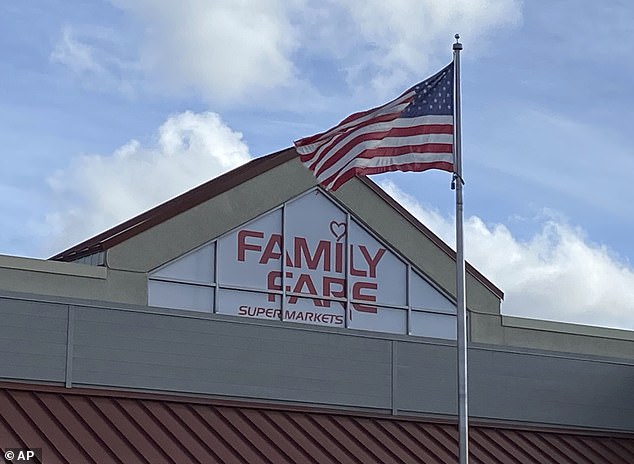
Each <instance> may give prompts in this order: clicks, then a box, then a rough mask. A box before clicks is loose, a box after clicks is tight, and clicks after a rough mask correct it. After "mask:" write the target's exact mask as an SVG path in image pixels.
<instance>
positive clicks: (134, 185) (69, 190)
mask: <svg viewBox="0 0 634 464" xmlns="http://www.w3.org/2000/svg"><path fill="white" fill-rule="evenodd" d="M249 159H250V156H249V150H248V147H247V146H246V144H245V143H244V142H243V141H242V134H240V133H238V132H234V131H232V130H231V129H230V128H229V127H227V126H226V125H225V124H224V123H223V122H222V120H221V119H220V117H219V116H218V115H217V114H215V113H209V112H208V113H192V112H185V113H181V114H178V115H175V116H172V117H170V118H169V119H168V120H167V121H165V123H163V125H161V127H160V128H159V130H158V134H157V138H156V141H155V143H153V144H151V145H150V146H143V145H142V144H141V143H140V142H139V141H137V140H131V141H129V142H128V143H126V144H125V145H123V146H122V147H120V148H118V149H117V150H115V151H114V152H113V153H112V154H110V155H98V154H96V155H84V156H80V157H78V158H76V159H75V160H74V161H73V162H72V163H71V165H70V166H69V167H68V168H66V169H64V170H61V171H58V172H57V173H55V174H54V175H53V176H51V177H50V178H49V179H48V183H49V186H50V188H51V201H52V202H53V208H52V211H51V212H50V213H49V214H48V215H47V217H46V222H47V227H48V228H50V230H51V237H48V241H49V242H50V243H51V249H49V250H47V252H50V253H53V252H57V251H60V250H61V249H63V248H64V247H67V246H70V245H72V244H74V243H77V242H79V241H81V240H83V239H86V238H87V237H89V236H91V235H94V234H96V233H98V232H101V231H103V230H105V229H108V228H110V227H112V226H113V225H115V224H117V223H120V222H121V221H123V220H125V219H128V218H130V217H132V216H134V215H136V214H138V213H141V212H143V211H145V210H147V209H149V208H151V207H153V206H155V205H157V204H159V203H161V202H163V201H165V200H168V199H169V198H171V197H173V196H175V195H178V194H180V193H182V192H184V191H186V190H188V189H190V188H193V187H195V186H196V185H198V184H201V183H203V182H206V181H207V180H209V179H211V178H213V177H216V176H218V175H219V174H222V173H224V172H226V171H228V170H230V169H232V168H234V167H236V166H238V165H240V164H243V163H245V162H246V161H248V160H249Z"/></svg>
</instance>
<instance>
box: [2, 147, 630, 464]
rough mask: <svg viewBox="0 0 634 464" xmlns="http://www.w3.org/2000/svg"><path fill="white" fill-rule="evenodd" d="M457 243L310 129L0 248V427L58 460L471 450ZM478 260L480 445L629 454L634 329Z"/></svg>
mask: <svg viewBox="0 0 634 464" xmlns="http://www.w3.org/2000/svg"><path fill="white" fill-rule="evenodd" d="M454 293H455V254H454V253H453V251H452V250H451V249H450V248H449V247H448V246H447V245H446V244H444V243H443V242H442V241H441V240H440V239H439V238H438V237H436V236H435V235H434V234H433V233H432V232H431V231H429V230H428V229H427V228H426V227H425V226H424V225H423V224H421V223H420V222H419V221H417V220H416V219H415V218H414V217H412V216H411V214H409V213H408V212H407V211H406V210H404V209H403V208H402V207H401V206H400V205H398V204H397V203H396V202H395V201H394V200H392V199H391V198H390V197H389V196H387V194H386V193H385V192H383V191H382V190H381V189H380V188H379V187H378V186H376V185H375V184H374V183H373V182H371V181H370V180H368V179H367V178H356V179H353V180H352V181H351V182H349V183H348V184H346V185H345V186H344V187H342V188H341V189H340V190H338V191H337V192H336V193H335V194H331V193H327V192H325V191H323V190H321V189H320V188H319V187H318V186H316V185H315V182H314V178H313V177H312V176H311V175H310V174H309V173H308V172H307V171H306V170H305V168H304V167H303V166H301V164H300V163H299V162H298V161H297V159H296V157H295V155H294V151H293V150H290V149H289V150H284V151H282V152H278V153H275V154H272V155H268V156H265V157H262V158H259V159H256V160H253V161H252V162H250V163H248V164H246V165H244V166H242V167H240V168H237V169H236V170H234V171H231V172H229V173H227V174H225V175H223V176H220V177H218V178H216V179H213V180H212V181H210V182H208V183H206V184H203V185H201V186H200V187H197V188H196V189H194V190H191V191H189V192H187V193H185V194H183V195H181V196H179V197H177V198H174V199H173V200H170V201H168V202H167V203H165V204H163V205H160V206H158V207H156V208H153V209H152V210H150V211H147V212H146V213H143V214H141V215H140V216H138V217H136V218H133V219H131V220H129V221H126V222H125V223H122V224H120V225H118V226H116V227H114V228H112V229H110V230H108V231H106V232H104V233H102V234H99V235H97V236H95V237H93V238H91V239H89V240H87V241H85V242H83V243H81V244H78V245H77V246H74V247H72V248H70V249H68V250H65V251H63V252H61V253H59V254H58V255H56V256H54V257H52V258H51V259H49V260H34V259H26V258H17V257H9V256H0V317H1V318H2V320H3V321H4V323H3V326H4V328H3V331H2V332H0V447H1V448H3V449H7V448H41V459H40V461H41V462H45V463H49V462H69V463H75V462H97V463H101V462H126V463H127V462H151V463H156V462H179V463H180V462H200V463H206V462H247V463H256V462H268V463H278V462H279V463H282V462H319V463H322V462H323V463H330V462H357V463H369V462H384V463H388V462H425V463H427V462H439V463H446V462H456V460H457V449H458V448H457V435H458V434H457V426H456V410H457V406H456V398H457V391H456V342H455V338H456V332H455V326H456V325H455V321H456V311H455V301H454ZM503 297H504V295H503V293H502V291H501V290H500V289H498V288H497V287H496V286H495V285H494V284H493V283H491V282H490V281H489V280H488V279H486V277H484V276H483V275H482V274H480V273H479V272H478V271H477V270H476V269H474V268H473V267H472V266H470V265H468V266H467V309H468V316H469V324H468V330H469V334H468V336H469V376H470V377H469V382H470V384H469V387H470V399H469V401H470V416H471V420H472V434H471V442H470V448H471V459H472V461H473V462H482V463H491V462H493V463H495V462H504V463H506V462H522V463H524V462H536V463H537V462H539V463H543V462H570V463H579V462H588V463H602V462H606V463H629V462H634V404H633V401H632V399H633V398H634V335H633V334H632V333H631V332H627V331H620V330H613V329H604V328H597V327H584V326H576V325H571V324H561V323H554V322H548V321H537V320H529V319H522V318H514V317H508V316H503V315H502V314H501V313H500V303H501V301H502V299H503Z"/></svg>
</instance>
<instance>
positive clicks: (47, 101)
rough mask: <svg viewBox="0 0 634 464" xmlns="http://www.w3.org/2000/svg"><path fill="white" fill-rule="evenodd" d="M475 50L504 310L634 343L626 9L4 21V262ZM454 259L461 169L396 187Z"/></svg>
mask: <svg viewBox="0 0 634 464" xmlns="http://www.w3.org/2000/svg"><path fill="white" fill-rule="evenodd" d="M455 32H460V33H461V34H462V41H463V43H464V47H465V49H464V52H463V55H462V65H463V66H462V68H463V73H462V83H463V87H462V89H463V124H464V126H463V130H464V135H463V146H464V170H465V178H466V182H467V184H466V190H465V201H466V204H465V214H466V217H467V234H468V236H467V257H468V259H469V260H470V261H471V262H473V264H474V265H475V266H476V267H478V268H479V269H480V270H481V271H482V272H483V273H485V274H486V275H487V276H488V277H490V278H491V280H493V281H494V282H495V283H496V284H497V285H498V286H500V287H501V288H502V289H503V290H504V291H505V292H506V295H507V297H506V301H505V303H504V306H503V311H504V312H505V313H507V314H516V315H522V316H534V317H542V318H548V319H558V320H566V321H572V322H580V323H590V324H598V325H606V326H613V327H623V328H629V329H634V242H633V241H632V240H631V236H632V232H633V231H634V201H632V200H633V199H634V195H633V194H632V193H631V187H630V183H631V180H630V178H629V177H630V175H631V174H632V173H634V149H633V148H632V146H633V145H634V143H633V142H634V135H633V133H634V132H633V131H632V129H631V127H630V126H631V122H630V121H633V120H634V109H633V108H634V90H633V88H632V76H634V59H633V58H634V5H633V4H631V2H628V1H625V0H624V1H617V0H608V1H604V2H590V1H584V0H580V1H572V0H569V1H566V0H559V1H547V2H546V1H539V2H537V1H533V2H520V1H517V0H456V1H441V0H393V1H389V2H385V1H379V0H367V1H363V2H361V1H354V0H340V1H336V2H335V1H330V0H322V1H311V0H287V1H277V0H260V1H255V0H254V1H244V2H233V1H208V0H204V1H203V0H187V1H168V0H154V1H149V0H112V1H97V0H95V1H90V2H85V1H82V2H79V1H72V0H64V1H62V0H41V1H37V2H35V1H26V2H17V1H7V2H2V3H0V52H1V56H2V60H1V61H0V76H2V78H1V85H0V141H1V143H2V149H3V153H2V156H0V163H1V164H0V213H1V215H0V227H2V231H3V232H2V234H1V235H0V253H2V254H9V255H20V256H34V257H47V256H50V255H51V254H53V253H54V252H56V251H59V250H61V249H63V248H64V247H66V246H69V245H72V244H73V243H76V242H77V241H79V240H81V239H83V238H86V237H88V236H90V235H93V234H95V233H98V232H100V231H101V230H103V229H105V228H107V227H110V226H112V225H114V224H115V223H117V222H120V221H122V220H125V219H126V218H128V217H130V216H132V215H134V214H136V213H138V212H141V211H143V210H145V209H147V208H148V207H150V206H153V205H155V204H157V203H159V202H161V201H164V200H166V199H168V198H170V197H171V196H174V195H177V194H178V193H181V192H183V191H185V190H187V189H189V188H191V187H193V186H195V185H197V184H199V183H201V182H204V181H205V180H207V179H209V178H211V177H213V176H215V175H218V174H219V173H221V172H224V171H226V170H228V169H230V168H231V167H234V166H235V165H237V164H240V163H243V162H245V161H246V160H248V159H249V158H252V157H257V156H261V155H264V154H267V153H270V152H273V151H277V150H279V149H283V148H286V147H288V146H290V145H291V143H292V140H294V139H296V138H299V137H302V136H306V135H310V134H312V133H315V132H319V131H321V130H323V129H326V128H328V127H330V126H331V125H333V124H334V123H336V122H338V121H339V120H341V119H342V118H343V117H345V116H347V115H348V114H350V113H352V112H354V111H358V110H362V109H366V108H368V107H372V106H376V105H378V104H381V103H383V102H385V101H387V100H389V99H391V98H392V97H394V96H396V95H397V94H398V93H400V92H401V91H402V90H404V89H405V88H407V87H409V86H410V85H411V84H413V83H415V82H417V81H420V80H423V79H424V78H425V77H427V76H428V75H430V74H432V73H433V72H435V71H436V70H437V69H439V68H440V67H442V66H443V65H445V64H447V63H448V62H449V61H450V60H451V44H452V42H453V34H454V33H455ZM375 180H376V181H377V182H379V183H381V184H382V185H383V186H384V187H385V188H386V189H388V191H390V193H391V194H392V195H394V196H395V197H396V198H397V199H399V201H401V202H402V203H403V204H405V205H406V206H407V207H408V208H410V209H411V210H412V211H413V212H414V213H415V214H417V215H418V216H419V217H420V218H421V219H422V220H423V221H424V222H425V223H427V224H428V225H429V226H430V227H432V229H434V230H435V231H436V232H437V233H438V234H439V235H441V236H442V237H443V238H445V239H446V240H447V241H449V242H451V240H452V238H451V234H452V226H451V221H452V209H453V196H452V194H451V191H450V190H449V189H448V185H449V179H448V176H447V175H446V173H440V172H429V173H425V174H411V173H394V174H387V175H382V176H378V177H376V178H375Z"/></svg>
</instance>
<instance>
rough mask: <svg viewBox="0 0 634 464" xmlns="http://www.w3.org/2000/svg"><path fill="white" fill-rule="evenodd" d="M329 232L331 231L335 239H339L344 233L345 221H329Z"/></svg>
mask: <svg viewBox="0 0 634 464" xmlns="http://www.w3.org/2000/svg"><path fill="white" fill-rule="evenodd" d="M330 232H332V235H334V236H335V238H336V239H337V241H339V240H341V239H342V238H343V237H344V236H345V235H346V223H345V222H337V221H330Z"/></svg>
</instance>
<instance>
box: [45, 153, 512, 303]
mask: <svg viewBox="0 0 634 464" xmlns="http://www.w3.org/2000/svg"><path fill="white" fill-rule="evenodd" d="M296 156H297V152H296V151H295V149H294V148H287V149H285V150H282V151H279V152H276V153H272V154H270V155H266V156H262V157H260V158H256V159H254V160H252V161H250V162H248V163H246V164H243V165H242V166H239V167H237V168H235V169H233V170H232V171H229V172H227V173H225V174H223V175H221V176H218V177H216V178H214V179H212V180H210V181H208V182H206V183H204V184H202V185H200V186H198V187H196V188H194V189H192V190H190V191H188V192H185V193H183V194H182V195H179V196H177V197H175V198H172V199H171V200H169V201H167V202H165V203H163V204H161V205H158V206H156V207H154V208H152V209H150V210H148V211H146V212H144V213H142V214H140V215H138V216H136V217H134V218H132V219H129V220H127V221H125V222H123V223H121V224H119V225H117V226H115V227H113V228H111V229H108V230H106V231H105V232H102V233H100V234H98V235H95V236H94V237H92V238H89V239H88V240H85V241H83V242H81V243H79V244H77V245H75V246H73V247H71V248H68V249H67V250H64V251H62V252H60V253H58V254H56V255H55V256H52V257H51V258H50V259H51V260H55V261H77V260H79V259H81V258H83V257H87V256H91V255H93V254H96V253H100V252H103V251H105V250H108V249H109V248H112V247H113V246H115V245H117V244H119V243H121V242H123V241H125V240H128V239H129V238H131V237H134V236H135V235H137V234H140V233H141V232H144V231H146V230H148V229H150V228H151V227H154V226H156V225H158V224H160V223H162V222H164V221H166V220H168V219H170V218H173V217H174V216H176V215H178V214H180V213H182V212H184V211H187V210H188V209H191V208H193V207H194V206H197V205H199V204H201V203H203V202H205V201H207V200H210V199H211V198H214V197H216V196H218V195H220V194H222V193H224V192H226V191H228V190H230V189H232V188H234V187H236V186H238V185H240V184H242V183H243V182H246V181H248V180H249V179H253V178H254V177H257V176H259V175H260V174H262V173H264V172H266V171H268V170H269V169H273V168H274V167H276V166H279V165H281V164H284V163H286V162H287V161H290V160H291V159H292V158H294V157H296ZM360 179H361V180H362V181H363V182H364V183H365V184H366V185H367V186H368V187H370V188H371V189H372V190H374V191H375V192H376V193H377V195H379V196H380V197H381V198H383V199H384V200H385V201H387V202H388V203H389V204H390V205H391V206H392V207H393V208H394V209H396V210H397V211H398V212H399V213H400V214H401V215H403V216H404V217H405V218H406V219H407V220H408V221H409V222H410V223H411V224H412V225H414V227H416V228H417V229H418V230H419V231H420V232H421V233H422V234H423V235H425V236H426V237H427V238H429V239H430V240H431V241H432V242H434V243H435V244H436V245H437V246H438V247H439V248H440V249H442V250H443V251H444V252H445V253H447V254H448V255H449V256H451V257H452V258H453V259H456V253H455V251H454V250H452V249H451V247H449V246H448V245H447V244H446V243H445V242H443V241H442V240H441V239H440V238H439V237H438V236H437V235H436V234H434V233H433V232H432V231H431V230H430V229H428V228H427V227H426V226H425V225H424V224H423V223H421V222H420V221H419V220H418V219H416V218H415V217H414V216H413V215H412V214H410V213H409V212H408V211H407V210H406V209H405V208H403V207H402V206H401V205H400V204H399V203H398V202H396V201H395V200H394V199H393V198H392V197H390V196H389V195H388V194H387V193H385V192H384V191H383V190H382V189H381V188H380V187H379V186H377V185H376V184H375V183H374V182H372V181H371V180H369V179H368V178H367V177H365V176H362V177H360ZM466 270H467V272H469V273H470V274H471V275H472V276H474V277H475V278H476V279H477V280H478V281H479V282H481V283H482V284H483V285H485V286H486V287H487V288H488V289H489V290H491V292H493V294H494V295H496V296H497V297H498V298H500V299H504V292H502V290H500V289H499V288H498V287H496V286H495V285H494V284H493V283H492V282H491V281H489V280H488V279H487V278H486V277H484V276H483V275H482V274H481V273H480V272H479V271H478V270H477V269H475V268H474V267H473V266H472V265H471V264H469V263H466Z"/></svg>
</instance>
